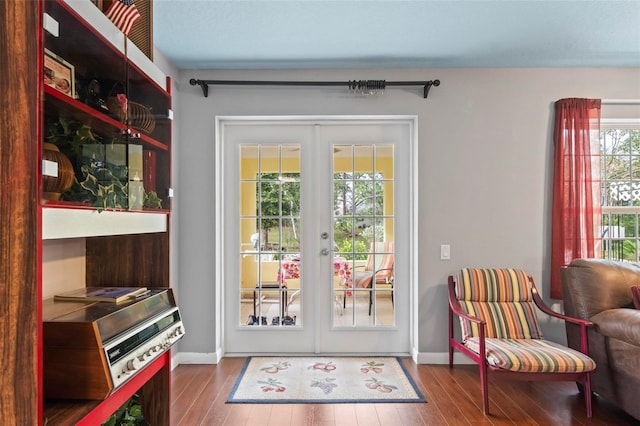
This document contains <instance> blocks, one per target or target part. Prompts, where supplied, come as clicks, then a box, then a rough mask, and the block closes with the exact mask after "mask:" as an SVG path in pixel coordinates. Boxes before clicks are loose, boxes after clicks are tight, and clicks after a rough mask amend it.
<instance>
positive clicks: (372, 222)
mask: <svg viewBox="0 0 640 426" xmlns="http://www.w3.org/2000/svg"><path fill="white" fill-rule="evenodd" d="M217 124H218V126H217V127H218V150H219V151H218V154H219V156H220V157H219V158H220V159H221V161H220V162H219V164H220V165H221V168H222V170H221V173H220V175H219V176H220V183H221V185H220V187H219V188H220V189H219V192H220V194H219V200H220V208H221V213H222V214H221V217H222V226H221V229H220V231H221V238H222V245H221V248H222V250H221V253H220V256H221V257H222V258H223V259H221V260H222V261H221V262H219V265H220V266H221V267H222V268H223V271H222V273H221V275H220V276H221V278H222V284H221V290H222V291H221V292H222V294H223V299H222V300H223V301H224V304H223V307H222V310H223V319H224V320H223V323H224V325H223V328H224V333H223V335H224V339H223V348H224V352H225V353H227V354H234V353H235V354H266V353H300V354H306V353H324V354H330V353H342V354H350V353H408V352H410V340H411V337H410V333H411V330H412V327H411V324H410V321H411V309H410V306H411V304H410V298H411V294H412V283H411V281H412V274H411V273H410V270H411V268H412V266H411V261H410V259H411V250H410V248H411V247H412V244H411V234H412V229H411V228H412V217H411V211H412V206H411V194H412V188H413V184H412V181H413V180H412V178H411V177H412V176H411V174H412V167H411V164H412V163H411V161H410V158H411V152H412V149H413V144H414V143H415V141H414V140H413V139H414V136H413V133H414V121H413V119H412V118H406V117H404V118H394V117H391V118H389V117H386V118H356V119H338V118H311V119H281V120H275V119H264V118H263V119H260V118H256V119H252V118H234V117H229V118H219V119H218V122H217Z"/></svg>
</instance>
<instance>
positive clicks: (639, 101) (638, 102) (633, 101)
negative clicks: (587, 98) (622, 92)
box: [600, 99, 640, 105]
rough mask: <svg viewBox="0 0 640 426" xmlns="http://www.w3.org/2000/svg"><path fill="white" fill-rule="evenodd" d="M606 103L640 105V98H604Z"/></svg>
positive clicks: (603, 100)
mask: <svg viewBox="0 0 640 426" xmlns="http://www.w3.org/2000/svg"><path fill="white" fill-rule="evenodd" d="M600 102H601V103H603V104H606V105H640V99H602V100H601V101H600Z"/></svg>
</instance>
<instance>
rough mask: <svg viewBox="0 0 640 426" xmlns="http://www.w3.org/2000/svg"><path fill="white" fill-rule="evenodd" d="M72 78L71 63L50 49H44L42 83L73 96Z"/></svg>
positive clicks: (73, 78)
mask: <svg viewBox="0 0 640 426" xmlns="http://www.w3.org/2000/svg"><path fill="white" fill-rule="evenodd" d="M74 80H75V72H74V67H73V65H71V64H70V63H69V62H67V61H65V60H64V59H62V58H61V57H60V56H58V55H56V54H55V53H53V52H51V51H50V50H48V49H44V84H46V85H47V86H51V87H54V88H55V89H56V90H58V91H60V92H62V93H64V94H65V95H68V96H70V97H72V98H73V97H74V96H73V95H74V93H73V92H74V87H75V81H74Z"/></svg>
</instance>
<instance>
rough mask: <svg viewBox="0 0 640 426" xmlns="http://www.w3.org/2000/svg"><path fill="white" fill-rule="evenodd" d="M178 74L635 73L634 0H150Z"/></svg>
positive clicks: (637, 5) (159, 43)
mask: <svg viewBox="0 0 640 426" xmlns="http://www.w3.org/2000/svg"><path fill="white" fill-rule="evenodd" d="M153 7H154V30H153V31H154V42H155V47H156V48H157V49H158V50H160V51H161V52H162V53H163V54H164V55H165V56H166V57H167V59H169V60H170V61H171V62H173V63H174V64H175V65H176V66H177V67H178V68H181V69H265V68H273V69H284V68H360V67H374V68H380V67H394V68H407V67H640V0H624V1H621V0H410V1H402V0H389V1H376V0H363V1H350V0H325V1H310V0H282V1H275V0H154V6H153Z"/></svg>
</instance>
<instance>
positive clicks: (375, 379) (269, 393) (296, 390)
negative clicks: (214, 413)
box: [227, 357, 425, 404]
mask: <svg viewBox="0 0 640 426" xmlns="http://www.w3.org/2000/svg"><path fill="white" fill-rule="evenodd" d="M227 402H231V403H253V404H260V403H263V404H288V403H291V404H293V403H297V404H299V403H313V404H319V403H330V404H336V403H371V402H394V403H398V402H425V399H424V396H423V395H422V393H421V392H420V390H419V389H418V387H417V386H416V384H415V382H414V381H413V379H412V378H411V376H410V375H409V373H408V372H407V370H406V369H405V366H404V364H402V361H401V360H400V359H399V358H396V357H250V358H248V359H247V362H246V363H245V365H244V367H243V368H242V371H241V372H240V376H239V377H238V380H237V381H236V384H235V386H234V387H233V390H232V391H231V394H230V395H229V398H228V399H227Z"/></svg>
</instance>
